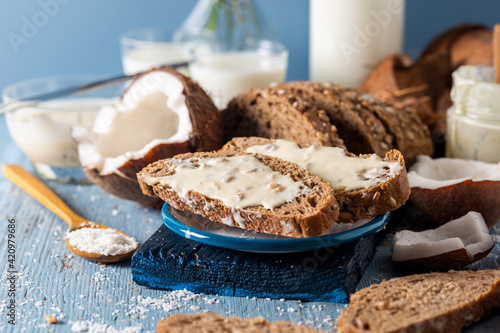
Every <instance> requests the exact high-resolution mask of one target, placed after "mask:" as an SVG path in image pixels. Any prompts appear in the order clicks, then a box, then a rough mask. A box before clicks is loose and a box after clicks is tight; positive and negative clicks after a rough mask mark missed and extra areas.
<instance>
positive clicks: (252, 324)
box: [156, 313, 326, 333]
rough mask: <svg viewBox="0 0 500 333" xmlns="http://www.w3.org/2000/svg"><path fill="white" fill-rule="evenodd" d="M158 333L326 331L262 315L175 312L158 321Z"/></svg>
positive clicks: (295, 332)
mask: <svg viewBox="0 0 500 333" xmlns="http://www.w3.org/2000/svg"><path fill="white" fill-rule="evenodd" d="M156 331H157V332H158V333H192V332H210V333H219V332H220V333H279V332H283V333H284V332H287V333H326V331H319V330H315V329H313V328H311V327H310V326H306V325H297V324H292V323H290V322H287V321H284V320H280V321H267V320H266V319H264V317H254V318H240V317H235V316H234V317H223V316H221V315H218V314H215V313H202V314H176V315H173V316H170V317H168V318H166V319H164V320H160V321H158V326H157V327H156Z"/></svg>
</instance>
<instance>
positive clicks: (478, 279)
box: [337, 269, 500, 333]
mask: <svg viewBox="0 0 500 333" xmlns="http://www.w3.org/2000/svg"><path fill="white" fill-rule="evenodd" d="M499 307H500V271H499V270H495V269H490V270H482V271H477V272H474V271H448V272H447V273H427V274H415V275H409V276H405V277H401V278H393V279H390V280H388V281H383V282H382V283H380V284H376V285H371V286H370V287H367V288H364V289H361V290H360V291H358V292H356V293H354V294H352V295H351V304H350V305H349V307H348V308H346V309H344V310H343V311H342V313H341V315H340V316H339V318H338V322H337V329H338V331H339V332H340V333H361V332H363V333H369V332H378V333H386V332H387V333H388V332H391V333H403V332H405V333H417V332H426V333H427V332H429V333H433V332H436V333H438V332H450V333H454V332H457V333H458V332H460V330H461V329H462V327H464V326H468V325H470V324H472V323H474V322H476V321H479V320H480V319H481V318H482V317H484V316H485V315H487V314H489V313H490V312H491V311H492V310H493V309H495V308H499Z"/></svg>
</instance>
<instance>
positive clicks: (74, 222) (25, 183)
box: [2, 165, 138, 262]
mask: <svg viewBox="0 0 500 333" xmlns="http://www.w3.org/2000/svg"><path fill="white" fill-rule="evenodd" d="M2 171H3V174H4V175H5V177H7V178H8V179H10V180H11V181H12V182H13V183H14V184H16V185H17V186H19V187H20V188H22V189H23V190H24V191H26V193H28V194H29V195H31V196H32V197H33V198H35V199H36V200H38V201H39V202H40V203H41V204H42V205H44V206H45V207H47V208H48V209H50V210H51V211H52V212H53V213H55V214H56V215H57V216H59V217H60V218H61V219H63V220H64V221H65V222H66V223H68V225H69V231H73V230H76V229H81V228H102V229H113V228H109V227H106V226H104V225H101V224H97V223H94V222H91V221H89V220H87V219H84V218H83V217H81V216H79V215H77V214H76V213H75V212H73V211H72V210H71V209H70V208H69V207H68V206H67V205H66V204H65V203H64V202H63V201H62V200H61V198H59V197H58V196H57V195H56V194H55V193H54V192H52V191H51V190H50V189H49V188H48V187H47V186H45V184H43V183H42V182H41V181H40V180H38V179H37V178H36V177H35V176H33V175H32V174H31V173H29V172H28V171H26V170H25V169H24V168H23V167H22V166H20V165H4V166H3V167H2ZM113 230H115V231H116V232H118V233H119V234H122V235H125V234H123V233H121V232H119V231H118V230H116V229H113ZM65 240H66V244H67V245H68V247H69V249H70V250H71V252H73V253H74V254H76V255H77V256H80V257H82V258H85V259H87V260H92V261H99V262H119V261H123V260H127V259H130V258H131V257H132V255H133V254H134V252H135V250H137V247H138V245H137V246H136V247H135V248H134V249H133V250H131V251H128V252H124V253H119V254H116V255H104V254H99V253H91V252H86V251H82V250H80V249H78V248H76V247H74V246H73V245H71V244H70V243H69V242H68V239H65Z"/></svg>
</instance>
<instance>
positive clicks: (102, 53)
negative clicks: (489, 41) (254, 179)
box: [0, 0, 500, 89]
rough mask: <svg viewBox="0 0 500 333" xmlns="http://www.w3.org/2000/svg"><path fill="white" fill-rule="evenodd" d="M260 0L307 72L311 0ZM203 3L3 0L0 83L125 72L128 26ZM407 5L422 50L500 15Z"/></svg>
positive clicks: (411, 41) (164, 21) (478, 0)
mask: <svg viewBox="0 0 500 333" xmlns="http://www.w3.org/2000/svg"><path fill="white" fill-rule="evenodd" d="M255 1H256V3H257V5H258V6H259V7H260V9H261V11H262V12H263V14H264V15H265V17H266V18H267V19H268V20H269V21H270V22H273V23H274V24H275V25H276V28H277V29H278V33H279V36H280V38H281V40H282V41H283V42H284V44H285V45H286V46H287V47H288V49H289V50H290V68H289V72H288V79H289V80H295V79H307V78H308V49H307V48H308V24H309V2H308V1H307V0H267V1H264V0H255ZM332 1H337V0H332ZM345 1H348V0H345ZM366 1H370V0H366ZM53 2H56V3H57V4H58V8H57V10H56V9H55V7H52V12H54V15H53V16H51V17H49V18H48V20H47V21H46V22H45V24H43V26H42V27H40V28H38V31H31V34H30V37H29V38H26V40H24V42H26V43H22V44H19V45H18V50H17V52H16V50H15V48H13V47H12V45H11V42H10V41H9V38H8V36H9V33H15V34H17V35H21V36H22V28H23V25H24V24H25V21H26V20H28V21H33V19H34V16H36V15H37V13H39V12H40V11H42V10H43V4H49V3H53ZM195 3H196V0H182V1H181V0H142V1H141V0H104V1H103V0H29V1H28V0H2V1H1V2H0V89H3V87H4V86H6V85H8V84H10V83H12V82H15V81H18V80H21V79H26V78H31V77H37V76H44V75H52V74H70V73H103V74H110V75H112V74H118V73H121V62H120V50H119V43H118V36H119V35H120V33H121V32H123V31H125V30H128V29H130V28H135V27H141V26H165V27H177V26H179V25H180V24H181V23H182V21H183V20H184V18H185V17H186V16H187V15H188V13H189V12H190V11H191V9H192V8H193V6H194V5H195ZM406 9H407V10H406V39H405V50H406V51H409V52H410V53H411V54H414V55H416V54H418V52H419V51H420V50H421V48H422V47H423V46H424V45H425V44H426V43H427V42H428V41H429V39H430V38H432V37H433V36H434V35H435V34H437V33H439V32H441V31H443V30H444V29H445V28H447V27H450V26H452V25H455V24H458V23H462V22H481V23H484V24H487V25H490V26H491V25H493V24H495V23H497V22H500V1H498V0H407V5H406ZM40 18H41V17H38V19H40ZM41 23H44V22H43V21H42V22H41Z"/></svg>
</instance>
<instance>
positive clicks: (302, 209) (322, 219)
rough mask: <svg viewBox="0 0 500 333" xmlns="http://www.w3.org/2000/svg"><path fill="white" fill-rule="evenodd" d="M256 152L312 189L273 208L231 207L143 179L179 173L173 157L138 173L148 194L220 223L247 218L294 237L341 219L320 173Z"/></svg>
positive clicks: (258, 227)
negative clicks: (183, 194)
mask: <svg viewBox="0 0 500 333" xmlns="http://www.w3.org/2000/svg"><path fill="white" fill-rule="evenodd" d="M236 155H245V154H242V153H236V154H235V153H232V152H199V153H187V154H181V155H176V156H174V158H175V159H191V158H216V157H230V156H236ZM254 156H255V157H256V158H257V159H258V160H259V161H260V162H262V163H263V164H265V165H267V166H268V167H270V168H271V169H272V170H274V171H277V172H279V173H281V174H283V175H289V176H290V177H291V178H292V179H293V180H294V181H302V182H303V183H304V185H305V187H306V188H309V189H310V190H311V191H309V192H308V193H302V194H300V195H299V196H298V197H296V198H295V199H294V200H293V201H291V202H287V203H284V204H282V205H280V206H278V207H275V208H274V209H272V210H271V209H266V208H264V207H263V206H250V207H246V208H242V209H239V208H233V207H228V206H226V205H225V204H224V203H223V202H222V201H221V200H218V199H213V198H209V197H207V196H206V195H204V194H202V193H199V192H197V191H195V190H191V191H189V192H188V193H187V194H186V196H185V197H184V198H181V197H180V195H179V194H178V193H176V192H175V191H173V190H172V189H171V187H169V186H163V185H161V184H153V186H149V185H148V184H147V183H146V182H145V181H143V179H142V176H143V175H150V176H152V177H162V176H168V175H171V174H173V173H175V172H176V171H175V168H170V166H171V165H172V163H171V160H172V159H165V160H160V161H157V162H155V163H152V164H150V165H148V166H147V167H146V168H144V169H143V170H142V171H141V172H139V173H138V174H137V179H138V181H139V184H140V186H141V189H142V191H143V193H144V194H147V195H151V196H158V197H160V198H161V199H163V200H164V201H166V202H167V203H168V204H170V205H171V206H172V207H173V208H175V209H178V210H182V211H191V212H193V213H195V214H199V215H202V216H204V217H206V218H208V219H210V220H212V221H215V222H220V223H224V222H226V223H227V221H228V220H227V219H231V220H232V221H233V224H234V225H239V224H240V223H242V222H243V223H244V227H245V228H247V229H251V230H255V231H258V232H264V233H269V234H276V235H283V236H290V237H310V236H318V235H321V234H323V233H324V232H325V231H326V230H327V229H328V228H329V227H330V226H331V225H332V224H333V223H334V222H335V221H336V220H337V219H338V216H339V209H338V204H337V201H336V199H335V196H334V194H333V191H332V189H331V187H330V185H329V184H328V183H325V182H323V181H322V179H321V178H320V177H316V176H311V175H310V174H309V172H308V171H307V170H305V169H302V168H299V167H298V166H297V165H296V164H295V163H291V162H287V161H283V160H281V159H278V158H274V157H270V156H264V155H259V154H256V155H254ZM263 190H266V189H263Z"/></svg>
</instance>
